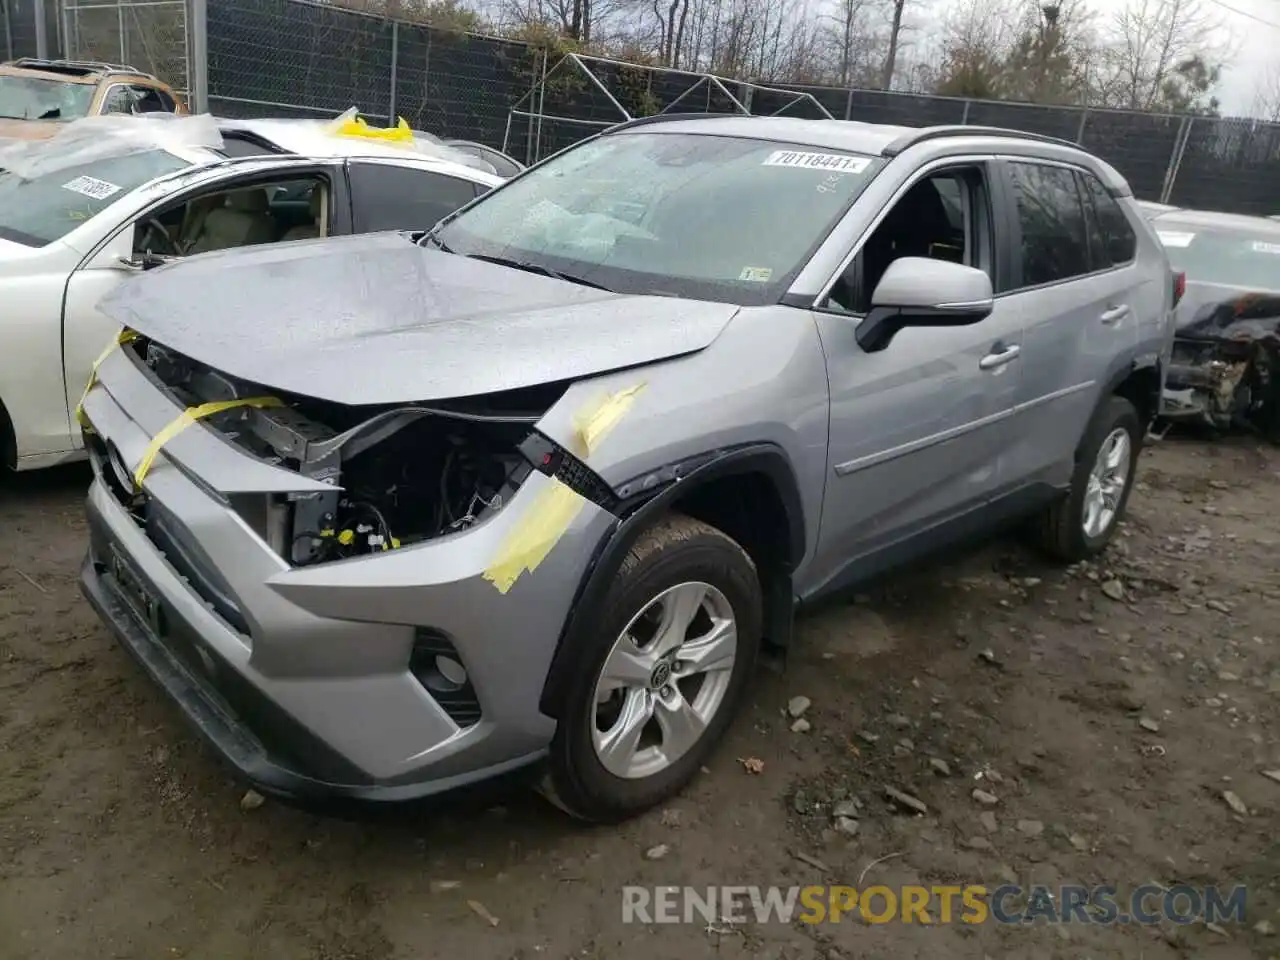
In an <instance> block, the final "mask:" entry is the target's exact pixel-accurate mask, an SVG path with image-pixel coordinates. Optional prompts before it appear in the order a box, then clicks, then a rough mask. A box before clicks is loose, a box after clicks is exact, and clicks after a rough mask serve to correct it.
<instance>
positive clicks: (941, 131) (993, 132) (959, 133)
mask: <svg viewBox="0 0 1280 960" xmlns="http://www.w3.org/2000/svg"><path fill="white" fill-rule="evenodd" d="M947 137H1009V138H1011V139H1014V140H1033V141H1035V142H1036V143H1052V144H1054V145H1055V146H1059V147H1071V148H1072V149H1073V150H1079V149H1080V145H1079V144H1078V143H1072V142H1071V141H1070V140H1062V139H1059V138H1058V137H1046V136H1044V135H1043V134H1039V133H1027V132H1026V131H1025V130H1008V129H1006V128H1004V127H971V126H965V125H961V124H950V125H945V126H938V127H923V128H921V129H920V130H915V131H913V132H911V133H908V134H906V135H904V136H901V137H899V138H898V139H897V140H894V141H893V142H892V143H890V144H889V145H888V146H887V147H885V148H884V149H883V150H881V151H880V155H881V156H885V157H896V156H897V155H898V154H900V153H902V152H904V151H905V150H907V149H908V148H910V147H914V146H915V145H916V144H917V143H925V142H927V141H929V140H944V139H946V138H947Z"/></svg>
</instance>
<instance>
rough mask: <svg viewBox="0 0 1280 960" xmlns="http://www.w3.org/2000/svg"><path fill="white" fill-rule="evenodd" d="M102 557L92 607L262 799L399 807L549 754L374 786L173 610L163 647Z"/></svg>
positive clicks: (89, 575)
mask: <svg viewBox="0 0 1280 960" xmlns="http://www.w3.org/2000/svg"><path fill="white" fill-rule="evenodd" d="M99 556H100V555H99V554H96V553H95V552H94V551H93V550H92V549H91V550H90V552H89V555H88V556H87V557H86V558H85V561H84V567H83V569H82V570H81V574H80V586H81V590H82V591H83V592H84V595H85V597H86V599H88V601H89V603H90V605H92V606H93V608H94V610H96V611H97V613H98V616H100V617H101V618H102V620H103V622H104V623H105V624H106V625H107V626H108V627H109V628H110V629H111V632H112V633H113V634H114V635H115V637H116V639H117V640H119V641H120V643H121V644H122V645H123V646H124V648H125V649H126V650H128V651H129V653H130V654H132V655H133V657H134V659H136V660H137V661H138V663H139V664H140V665H141V666H142V667H143V669H145V670H146V672H147V673H148V674H149V675H150V676H151V678H152V679H153V680H154V681H155V682H156V683H158V684H159V685H160V687H161V689H163V690H164V692H165V693H167V694H168V695H169V697H170V699H172V700H173V701H174V703H176V704H177V705H178V707H179V708H180V709H181V710H182V713H183V715H184V716H185V717H186V718H187V720H188V722H190V723H191V724H192V725H193V726H194V727H195V728H196V730H197V731H198V732H199V733H200V735H201V736H202V737H203V738H204V740H205V741H206V742H207V743H208V744H209V745H210V746H211V747H213V749H214V751H215V752H216V753H217V754H218V756H219V758H220V759H221V760H222V761H223V762H224V763H226V764H227V765H228V766H230V767H231V769H232V770H234V771H235V772H236V774H237V775H238V776H240V777H241V778H242V779H244V780H246V781H247V782H249V783H251V784H253V786H254V787H256V788H257V789H258V790H259V791H261V792H262V793H264V794H267V795H270V796H274V797H280V798H283V799H287V800H295V801H334V800H338V801H342V800H346V801H353V802H358V803H399V802H406V801H410V800H418V799H424V798H427V797H432V796H437V795H439V794H442V793H448V792H450V791H453V790H458V789H461V788H464V787H467V786H471V785H473V784H476V783H480V782H484V781H488V780H493V779H497V778H500V777H504V776H508V775H513V774H519V773H520V772H522V771H524V770H525V769H526V768H528V767H532V766H533V765H535V764H537V763H538V762H539V761H540V760H541V759H542V758H543V756H544V754H545V751H537V752H535V753H532V754H530V755H529V756H527V757H518V758H515V759H514V760H510V761H507V762H505V763H499V764H494V765H492V766H490V767H487V768H484V769H479V770H474V771H471V772H469V773H466V774H459V775H455V776H452V777H442V778H440V779H435V780H425V781H420V782H417V783H408V784H379V783H374V782H370V781H369V780H368V778H367V777H365V776H364V775H363V774H362V773H361V771H359V770H358V769H356V768H354V767H352V766H350V764H348V763H347V762H346V761H345V760H344V758H342V757H341V756H339V755H337V754H335V753H334V752H333V751H332V750H331V749H330V748H329V747H328V746H327V745H326V744H325V743H324V742H323V741H321V740H319V739H317V738H316V737H314V736H312V735H311V734H310V733H309V732H308V731H307V730H306V729H305V728H304V727H302V726H301V725H300V724H298V723H297V722H296V721H295V720H294V719H293V718H292V717H290V716H289V715H288V714H286V713H284V712H283V711H282V710H280V709H279V708H278V707H276V706H275V705H274V704H273V703H272V702H271V701H270V700H268V699H266V698H264V697H262V696H261V695H259V694H257V693H256V692H255V691H254V690H253V688H252V687H251V686H249V685H247V684H245V683H243V682H237V679H236V674H235V673H234V672H233V671H231V670H230V667H229V665H228V664H227V663H226V662H225V661H220V660H219V659H218V658H217V657H216V655H214V654H211V653H209V652H208V651H207V650H204V651H201V650H200V641H199V639H198V635H197V634H196V633H195V632H194V629H193V628H192V626H191V624H190V623H187V622H185V621H183V620H181V619H178V618H175V617H173V616H172V611H171V610H163V611H161V613H162V615H165V616H166V621H165V622H166V631H165V640H166V641H167V643H166V642H165V641H162V640H161V638H160V637H159V636H157V635H156V633H154V632H153V631H152V630H151V629H150V628H149V627H148V626H146V625H144V623H143V622H142V621H141V620H140V618H139V616H138V613H137V611H136V608H135V607H134V606H133V605H132V604H131V603H130V601H128V600H127V599H125V597H124V596H123V595H122V594H123V591H122V589H121V586H120V584H119V583H118V582H117V581H116V579H115V578H114V576H113V575H112V573H111V572H110V569H109V565H108V564H107V563H104V562H103V561H102V560H101V559H99ZM175 647H181V648H183V649H184V650H185V651H186V652H187V654H188V655H189V656H193V657H198V658H199V659H200V660H201V661H203V664H202V665H203V666H204V668H205V669H206V670H208V671H209V672H211V673H212V674H214V675H215V676H218V677H220V678H222V680H223V683H222V686H223V690H221V691H220V690H219V689H218V688H217V686H215V685H214V684H213V683H210V682H209V681H208V680H207V679H205V678H202V677H201V676H200V675H199V673H198V672H197V671H196V670H193V669H192V668H191V666H189V665H188V664H185V663H183V659H182V657H181V655H178V654H175V652H174V648H175ZM233 702H234V703H235V704H236V705H237V706H238V707H239V708H240V710H239V711H238V710H237V709H236V706H232V703H233ZM240 711H243V714H252V715H253V716H255V717H256V718H257V722H258V724H259V725H260V726H261V728H262V729H267V730H270V731H271V733H270V736H271V739H272V741H273V746H272V747H268V746H267V744H265V743H263V741H262V740H260V739H259V738H258V736H257V735H256V734H255V733H254V732H253V729H252V728H251V727H250V725H249V724H248V723H247V722H246V721H245V720H244V719H242V713H241V712H240Z"/></svg>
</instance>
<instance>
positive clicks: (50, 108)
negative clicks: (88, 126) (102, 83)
mask: <svg viewBox="0 0 1280 960" xmlns="http://www.w3.org/2000/svg"><path fill="white" fill-rule="evenodd" d="M96 89H97V88H96V87H94V85H93V84H91V83H67V82H66V81H64V80H46V79H44V78H43V77H10V76H0V117H4V118H6V119H10V120H77V119H79V118H80V117H83V116H87V115H88V113H89V105H90V104H92V103H93V93H94V90H96Z"/></svg>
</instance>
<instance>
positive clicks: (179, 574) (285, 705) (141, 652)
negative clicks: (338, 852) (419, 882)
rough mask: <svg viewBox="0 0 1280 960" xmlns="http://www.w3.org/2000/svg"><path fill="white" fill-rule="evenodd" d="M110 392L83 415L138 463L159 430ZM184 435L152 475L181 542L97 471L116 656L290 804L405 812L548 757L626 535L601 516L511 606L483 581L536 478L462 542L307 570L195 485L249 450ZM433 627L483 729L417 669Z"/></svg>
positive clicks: (557, 552)
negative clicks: (580, 646) (573, 657)
mask: <svg viewBox="0 0 1280 960" xmlns="http://www.w3.org/2000/svg"><path fill="white" fill-rule="evenodd" d="M111 386H113V384H112V383H111V381H110V380H109V379H108V380H107V381H105V382H104V387H105V388H109V387H111ZM104 387H99V388H97V389H95V390H94V392H93V395H92V396H91V397H90V398H89V400H88V401H87V402H86V412H87V413H88V415H89V417H90V419H91V421H92V422H93V424H94V427H95V430H96V431H97V432H98V434H99V436H101V437H103V438H105V440H108V441H110V447H111V449H112V450H118V451H119V454H120V457H121V459H123V460H124V461H126V462H132V459H133V458H136V456H137V453H138V448H139V445H140V444H143V443H145V439H146V436H147V434H148V433H149V432H152V431H150V430H149V429H148V428H147V427H146V426H143V425H141V424H139V423H137V422H136V421H134V420H133V419H132V418H131V417H130V416H129V415H127V414H126V413H125V412H124V409H123V408H122V407H121V406H120V405H118V404H117V403H116V402H115V401H114V398H113V397H112V396H111V395H110V393H109V391H108V390H107V389H105V388H104ZM120 392H121V393H123V392H124V391H123V390H121V391H120ZM169 416H171V411H167V410H162V411H160V413H159V414H158V415H157V416H156V417H154V418H153V419H164V418H165V417H169ZM185 436H186V437H187V441H186V445H185V447H184V452H185V457H184V459H185V461H186V462H185V466H186V467H187V468H188V469H179V467H178V466H177V465H175V463H174V462H169V461H168V459H167V456H166V454H164V453H162V454H161V459H160V460H159V461H158V462H157V465H156V467H155V468H154V469H153V471H152V472H151V474H149V475H148V478H147V480H146V490H147V494H148V496H149V497H150V500H151V502H152V503H154V504H155V505H156V509H157V510H159V511H160V512H162V514H163V515H164V517H165V518H166V522H167V523H168V524H169V526H170V530H171V531H176V534H175V540H176V541H180V542H178V543H177V544H176V548H175V543H174V542H172V541H165V540H164V539H161V538H157V536H156V534H155V531H153V530H151V529H150V527H149V525H148V524H144V523H142V522H140V521H139V520H138V519H136V518H135V516H134V515H132V514H131V513H130V512H129V510H128V509H126V507H125V506H124V505H123V504H122V502H121V501H120V499H119V498H118V497H117V495H116V493H115V492H113V489H112V486H111V483H110V482H109V478H108V476H107V475H106V474H105V472H104V471H109V470H111V469H112V468H111V466H110V464H109V463H105V462H104V458H103V457H102V456H94V457H91V459H92V460H93V461H94V470H95V479H94V482H93V485H92V487H91V488H90V491H89V497H88V504H87V511H88V519H89V529H90V547H89V552H88V556H87V558H86V560H85V563H84V567H83V570H82V578H81V579H82V585H83V590H84V593H85V595H86V596H87V598H88V599H89V601H90V602H91V603H92V605H93V606H94V608H95V609H96V610H97V612H98V613H99V615H100V616H101V617H102V619H103V621H104V622H105V623H106V624H107V625H108V627H109V628H110V629H111V631H112V632H113V633H114V634H115V636H116V637H117V638H118V639H119V640H120V642H121V643H122V644H123V645H124V646H125V647H126V648H127V649H128V650H129V651H130V652H131V653H132V654H133V655H134V657H135V658H136V659H137V660H138V661H139V662H140V663H141V664H142V665H143V667H144V668H145V669H146V671H147V673H149V674H150V675H151V677H152V678H153V679H154V680H155V681H156V682H157V683H158V684H159V685H160V687H161V688H162V689H163V690H164V691H165V692H166V693H167V694H168V695H169V696H170V698H171V699H173V700H174V701H175V702H176V703H177V704H178V705H179V706H180V708H181V709H182V711H183V713H184V714H185V715H186V716H187V718H188V719H189V721H190V722H191V723H192V724H193V725H194V726H195V727H196V728H197V730H198V731H199V732H200V733H201V734H202V735H203V736H204V738H205V739H206V740H208V741H209V742H210V743H211V744H212V745H213V746H214V748H215V749H216V750H217V752H218V753H219V754H220V755H221V756H222V758H224V759H225V760H226V761H227V762H228V763H229V764H230V765H231V766H232V767H233V768H234V769H235V770H236V771H237V772H238V773H239V774H240V775H241V776H242V777H243V778H245V779H247V780H249V781H250V782H252V783H254V784H255V785H257V787H258V788H259V789H261V790H262V791H263V792H264V793H268V794H271V795H275V796H280V797H286V798H297V799H325V798H333V799H349V800H354V801H401V800H409V799H414V798H418V797H426V796H431V795H434V794H439V793H444V792H447V791H450V790H453V789H456V788H460V787H464V786H467V785H469V784H472V783H476V782H479V781H483V780H488V779H491V778H495V777H499V776H503V775H506V774H510V773H513V772H515V771H518V770H520V769H521V768H524V767H527V766H530V765H532V764H534V763H536V762H537V761H538V760H540V759H541V758H542V757H543V756H544V755H545V752H546V749H547V747H548V745H549V743H550V741H551V737H552V735H553V734H554V731H555V721H554V720H553V719H551V718H550V717H548V716H546V715H545V714H544V713H542V712H541V710H540V709H539V704H538V701H539V696H540V694H541V691H542V685H543V680H544V678H545V677H546V675H547V671H548V668H549V665H550V663H551V660H552V657H553V654H554V651H555V648H556V644H557V640H558V638H559V635H560V632H561V630H562V628H563V625H564V622H565V619H566V617H567V615H568V612H569V610H570V608H571V607H572V605H573V600H574V597H575V595H576V592H577V589H578V586H579V584H580V582H581V581H582V578H583V576H584V574H585V572H586V569H587V566H588V564H589V562H590V560H591V557H592V555H593V552H594V550H595V547H596V546H597V544H598V543H599V542H600V540H601V538H602V537H604V536H605V534H606V533H607V532H608V530H609V529H611V528H612V526H613V523H614V519H613V518H612V517H611V516H610V515H609V514H608V513H606V512H604V511H602V510H600V509H599V508H597V507H595V506H594V505H592V504H590V503H587V504H586V505H585V507H584V509H583V510H582V511H581V514H580V515H579V516H578V518H577V519H576V521H574V523H573V524H572V526H571V527H570V528H569V529H568V530H567V531H566V532H565V533H564V535H563V537H562V538H561V540H560V541H559V543H558V544H557V545H556V546H555V548H554V549H553V550H552V551H551V552H550V554H549V555H548V556H547V557H546V559H545V560H543V562H542V564H541V565H540V566H539V567H538V569H537V570H536V572H531V573H525V574H524V575H523V576H520V577H519V578H518V579H517V580H516V582H515V583H514V585H513V586H512V587H511V589H510V590H509V591H508V592H507V593H505V594H501V593H499V592H498V591H497V590H496V589H495V588H494V585H493V584H492V583H490V582H489V581H487V580H486V579H484V573H485V570H486V568H487V567H488V566H489V564H490V563H491V562H492V560H493V558H494V556H495V554H496V553H497V551H498V548H499V546H500V545H501V544H502V543H503V541H504V539H505V538H506V537H507V536H508V534H509V533H510V531H511V529H512V528H513V527H514V526H515V525H516V524H517V523H518V522H519V521H520V520H521V518H522V517H523V516H524V515H525V514H526V513H527V512H528V511H529V509H530V507H531V506H532V505H535V504H536V503H537V501H538V494H539V492H540V491H541V490H544V489H545V487H546V485H547V484H549V483H551V481H550V480H549V479H548V478H547V477H545V476H543V475H541V474H534V475H533V476H531V478H530V479H529V480H528V481H526V483H525V485H524V486H523V487H522V488H521V490H520V491H519V492H518V493H517V495H516V496H515V497H514V498H512V500H511V502H510V503H509V504H508V505H507V507H506V508H505V509H504V510H503V511H502V512H501V513H499V514H498V515H496V516H495V517H493V518H492V519H490V520H488V521H486V522H485V523H484V524H481V525H479V526H477V527H474V528H472V529H470V530H468V531H465V532H463V533H459V534H454V535H451V536H448V537H443V538H440V539H437V540H434V541H431V542H427V543H423V544H418V545H415V546H412V547H409V548H406V549H403V550H397V551H393V552H390V553H386V554H381V555H376V556H371V557H361V558H355V559H352V560H346V561H341V562H336V563H330V564H321V565H317V566H311V567H305V568H296V569H295V568H290V567H288V565H287V564H285V563H284V562H283V561H282V560H281V559H280V558H279V557H278V556H276V555H275V554H274V553H272V551H271V550H270V549H269V547H268V546H267V544H266V543H265V542H264V541H263V540H262V539H261V538H260V537H259V536H258V534H257V533H256V532H255V531H254V530H253V529H251V528H250V526H249V525H248V524H246V523H245V521H244V520H243V519H242V517H241V516H240V515H239V514H238V513H237V511H236V510H235V509H233V508H232V506H231V505H230V503H229V502H228V501H227V500H226V499H225V498H222V497H219V496H218V495H216V494H213V493H211V492H210V491H209V490H208V489H207V488H206V487H205V486H204V484H202V483H200V482H198V481H196V480H194V479H193V478H192V476H191V475H190V474H191V473H192V472H195V473H196V474H197V475H199V472H198V471H192V470H190V467H191V465H192V464H193V463H198V462H200V461H201V460H202V459H204V458H205V457H208V458H215V457H216V458H227V457H231V458H237V459H243V455H242V454H240V453H239V452H238V451H237V450H235V449H234V448H232V447H231V446H230V445H229V444H226V443H225V442H223V441H222V440H220V439H219V438H217V437H215V436H213V435H212V433H207V432H205V431H197V430H190V431H187V434H186V435H185ZM206 447H207V449H205V448H206ZM233 467H234V464H231V465H228V464H225V463H223V464H219V465H217V466H216V468H215V469H213V470H211V473H213V474H219V475H230V473H234V470H232V469H231V468H233ZM193 565H194V567H195V568H198V571H199V573H196V572H195V570H193ZM202 577H203V579H202ZM211 585H212V587H213V588H216V589H211ZM140 597H143V598H145V599H143V600H140V599H139V598H140ZM228 605H230V606H228ZM229 611H230V612H229ZM232 614H234V615H232ZM422 629H428V630H431V631H435V632H437V633H439V634H441V635H444V636H445V637H447V638H448V639H449V641H450V642H451V643H452V645H453V648H454V650H455V651H456V652H457V654H458V656H459V659H460V660H461V661H462V663H463V665H464V667H465V668H466V670H467V673H468V676H469V679H470V681H471V683H472V685H473V687H474V690H475V695H476V699H477V700H478V702H479V708H480V710H479V713H480V716H479V719H478V720H477V721H475V722H473V723H470V724H468V725H463V726H460V725H459V724H458V723H456V722H454V720H453V719H452V718H451V716H450V715H449V714H448V713H447V712H446V710H445V709H444V708H443V706H442V705H441V703H440V702H439V701H438V700H437V699H436V698H435V697H434V696H433V694H432V693H431V692H430V691H429V690H428V689H427V688H426V687H425V686H424V685H423V684H422V683H421V682H419V680H418V679H417V677H415V676H414V674H413V673H412V672H411V671H410V669H409V662H410V655H411V653H412V651H413V648H414V642H415V636H417V635H418V631H420V630H422Z"/></svg>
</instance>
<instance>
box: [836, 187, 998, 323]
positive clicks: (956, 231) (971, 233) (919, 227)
mask: <svg viewBox="0 0 1280 960" xmlns="http://www.w3.org/2000/svg"><path fill="white" fill-rule="evenodd" d="M899 257H925V258H928V259H932V260H948V261H950V262H952V263H960V264H964V265H965V266H970V267H977V268H978V269H980V270H984V271H986V273H987V274H988V275H989V276H992V279H993V281H994V257H993V245H992V240H991V205H990V200H989V194H988V192H987V189H986V179H985V177H984V176H983V172H982V170H981V169H980V168H978V167H958V168H954V169H948V170H939V171H937V172H935V173H932V174H930V175H929V176H927V177H924V178H923V179H921V180H918V181H916V183H915V184H913V185H912V186H911V187H910V188H909V189H908V190H907V192H906V193H904V194H903V195H902V196H901V197H899V198H898V201H897V202H896V203H895V204H894V205H893V207H892V208H890V210H889V212H888V214H886V215H885V217H884V219H882V220H881V221H880V223H879V225H878V226H877V227H876V228H875V229H874V230H873V231H872V232H871V235H870V236H869V237H867V240H866V242H865V243H864V244H863V245H862V249H861V250H860V251H859V252H858V254H857V256H855V257H854V258H853V260H852V261H851V262H850V264H849V265H848V266H847V267H846V268H845V270H844V272H843V273H842V274H841V275H840V278H839V279H838V280H837V281H836V283H835V285H834V286H833V287H832V288H831V293H830V294H829V295H828V297H827V301H826V303H824V304H823V306H824V307H825V308H826V309H829V310H833V311H836V312H839V313H852V314H865V313H866V312H867V311H868V310H870V309H871V296H872V294H873V293H874V292H875V289H876V285H877V284H878V283H879V282H880V278H881V277H883V276H884V272H885V271H886V270H887V269H888V268H889V264H891V263H893V261H894V260H897V259H898V258H899Z"/></svg>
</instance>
